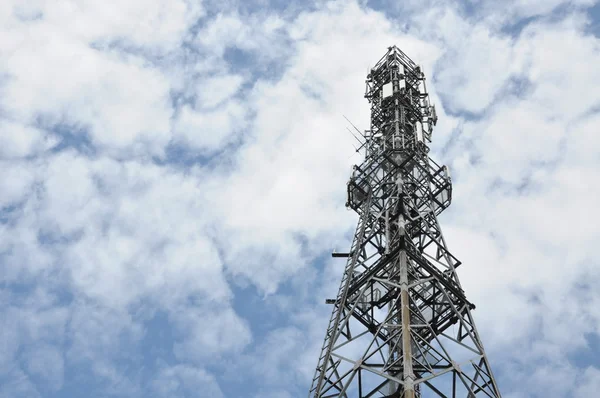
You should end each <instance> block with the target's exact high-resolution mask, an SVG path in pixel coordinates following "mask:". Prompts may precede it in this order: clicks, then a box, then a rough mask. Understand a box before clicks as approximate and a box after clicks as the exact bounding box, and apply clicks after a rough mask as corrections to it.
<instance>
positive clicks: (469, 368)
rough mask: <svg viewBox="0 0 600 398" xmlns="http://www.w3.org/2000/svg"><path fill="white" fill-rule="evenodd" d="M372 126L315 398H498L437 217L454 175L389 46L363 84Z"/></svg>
mask: <svg viewBox="0 0 600 398" xmlns="http://www.w3.org/2000/svg"><path fill="white" fill-rule="evenodd" d="M365 97H366V98H367V99H368V101H369V102H370V104H371V129H370V130H367V131H365V132H364V134H363V139H364V142H363V146H362V148H363V149H364V151H365V159H364V161H363V163H362V164H361V165H360V166H354V171H353V173H352V176H351V178H350V181H349V182H348V202H347V206H348V207H350V208H352V209H353V210H355V211H356V212H357V213H358V215H359V221H358V226H357V228H356V233H355V235H354V240H353V243H352V247H351V249H350V252H349V253H334V254H333V256H334V257H347V258H348V260H347V264H346V268H345V270H344V274H343V276H342V281H341V284H340V288H339V291H338V295H337V298H335V299H330V300H327V302H328V303H329V304H333V311H332V314H331V319H330V321H329V325H328V327H327V333H326V335H325V341H324V343H323V348H322V350H321V354H320V356H319V362H318V365H317V369H316V372H315V376H314V378H313V381H312V386H311V389H310V393H309V396H311V397H312V396H314V397H361V398H363V397H364V398H367V397H398V398H415V397H423V398H429V397H500V392H499V390H498V387H497V384H496V382H495V380H494V376H493V375H492V371H491V369H490V366H489V363H488V360H487V357H486V355H485V352H484V349H483V345H482V344H481V341H480V339H479V335H478V333H477V329H476V328H475V323H474V322H473V317H472V316H471V310H473V309H474V308H475V306H474V305H473V304H471V303H470V302H469V301H468V300H467V298H466V296H465V292H464V291H463V289H462V288H461V285H460V283H459V281H458V277H457V275H456V268H457V267H458V266H459V265H460V261H458V260H457V259H456V257H454V256H453V255H452V254H451V253H450V252H449V251H448V248H447V246H446V243H445V241H444V237H443V235H442V231H441V229H440V226H439V224H438V220H437V216H438V215H439V214H440V213H441V212H442V211H443V210H444V209H446V208H447V207H448V206H449V205H450V201H451V197H452V182H451V180H450V174H449V172H448V169H447V167H446V166H439V165H438V164H436V163H435V162H434V161H433V160H432V159H431V158H430V157H429V155H428V152H429V148H428V146H427V145H428V143H429V142H431V134H432V131H433V126H434V125H435V124H436V122H437V116H436V113H435V107H434V106H432V105H430V102H429V96H428V94H427V91H426V88H425V77H424V74H423V72H422V71H421V68H420V67H419V66H417V65H416V64H415V63H414V62H413V61H412V60H411V59H410V58H408V56H406V55H405V54H404V53H403V52H402V51H400V50H399V49H398V48H397V47H390V48H389V49H388V52H387V53H386V54H385V56H384V57H383V58H382V59H381V60H380V61H379V62H378V63H377V64H376V65H375V67H374V68H373V69H371V71H370V73H369V74H368V76H367V89H366V94H365Z"/></svg>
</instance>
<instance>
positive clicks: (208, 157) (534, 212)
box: [0, 0, 600, 398]
mask: <svg viewBox="0 0 600 398" xmlns="http://www.w3.org/2000/svg"><path fill="white" fill-rule="evenodd" d="M595 3H596V2H595V1H593V0H571V1H564V0H510V1H503V2H498V1H495V0H469V1H467V2H458V1H436V0H430V1H423V0H419V1H417V0H414V1H412V0H411V1H403V2H398V1H387V0H379V1H336V2H329V1H314V2H307V3H295V2H294V3H288V2H287V1H280V0H273V1H269V0H254V1H242V0H240V1H235V0H231V1H225V2H224V1H212V0H206V1H204V2H202V1H200V0H154V1H141V0H127V1H125V0H122V1H119V2H102V1H92V0H71V1H67V0H59V1H49V0H48V1H45V0H28V1H19V0H4V1H1V2H0V299H1V301H0V397H3V398H4V397H6V398H18V397H27V398H29V397H32V398H35V397H61V398H62V397H81V396H89V397H217V398H219V397H261V398H270V397H273V398H286V397H297V396H305V395H306V393H307V390H308V387H309V382H310V378H311V376H312V373H313V369H314V367H315V365H316V359H317V356H318V350H319V348H320V346H321V344H322V339H323V336H324V332H325V326H326V322H327V319H328V317H329V311H330V310H331V308H330V307H329V306H326V305H325V304H324V299H325V298H328V297H331V296H332V295H333V294H334V293H335V291H336V289H337V284H338V281H339V279H340V277H341V269H342V267H343V265H344V264H343V261H342V260H339V259H338V260H332V259H331V258H330V255H329V253H330V252H331V250H333V249H337V250H345V249H347V247H348V245H349V241H350V239H351V237H352V234H353V228H354V226H355V223H356V217H355V215H354V213H352V212H350V211H348V210H346V209H345V207H344V203H345V183H346V181H347V178H348V176H349V173H350V167H351V165H352V164H354V163H357V162H359V161H360V159H359V158H357V156H356V155H355V154H354V149H353V146H352V144H353V140H354V139H353V138H352V137H351V135H350V134H349V133H348V132H347V131H346V129H345V128H346V127H347V126H348V123H347V122H346V121H345V119H344V118H343V115H346V116H347V117H349V118H350V119H351V120H352V121H353V122H354V124H356V125H357V126H359V128H362V129H364V128H368V126H369V125H368V123H369V122H368V120H369V107H368V104H367V102H366V100H365V99H364V98H363V94H364V79H365V77H366V74H367V70H368V69H369V67H370V66H372V65H374V63H375V62H376V61H377V60H378V59H379V58H380V57H381V56H382V55H383V54H384V53H385V51H386V49H387V47H388V46H390V45H393V44H396V45H398V46H399V47H400V48H401V49H402V50H403V51H404V52H406V53H407V54H408V55H409V56H410V57H411V58H412V59H413V60H415V61H416V62H417V63H420V64H421V65H423V68H424V70H425V73H426V76H427V77H428V89H429V90H430V94H431V96H432V99H433V100H434V102H435V103H436V105H437V107H436V108H437V110H438V113H439V119H440V120H439V123H438V126H437V128H436V129H435V131H434V136H433V139H434V144H433V145H432V155H433V157H434V158H435V159H436V160H439V162H443V163H445V164H447V165H449V166H450V169H451V171H452V176H453V181H454V202H453V204H452V206H451V207H450V209H448V210H447V211H446V212H445V213H444V214H443V215H442V217H441V224H442V228H443V231H444V234H445V237H446V239H447V241H448V243H449V245H450V248H451V250H452V251H453V252H454V253H455V254H456V256H457V257H458V258H460V259H461V260H462V261H463V262H464V265H463V266H461V268H460V269H459V275H460V277H461V281H462V283H463V286H464V288H465V290H466V292H467V295H468V297H469V298H470V299H471V300H472V301H474V302H475V303H476V304H477V309H476V311H475V317H476V322H477V324H478V327H479V329H480V333H481V335H482V339H483V342H484V345H485V347H486V349H487V351H488V355H489V357H490V360H491V363H492V366H493V369H494V371H495V373H496V376H497V379H498V382H499V385H500V388H501V390H502V392H503V394H504V396H505V397H510V398H521V397H549V398H552V397H592V396H596V394H597V392H598V391H600V360H598V356H599V354H600V335H599V334H598V333H599V332H600V290H599V289H598V286H599V283H600V264H599V263H598V260H597V255H596V251H595V250H596V249H597V246H598V240H599V239H600V222H599V221H600V216H598V209H597V206H598V203H600V188H599V184H598V181H599V177H598V175H599V174H598V173H599V171H600V136H599V134H598V130H599V128H598V126H600V90H598V86H599V85H600V41H599V39H598V37H600V5H598V4H595ZM113 4H114V5H113ZM399 4H401V5H399Z"/></svg>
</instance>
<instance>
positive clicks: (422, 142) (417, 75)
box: [365, 46, 437, 153]
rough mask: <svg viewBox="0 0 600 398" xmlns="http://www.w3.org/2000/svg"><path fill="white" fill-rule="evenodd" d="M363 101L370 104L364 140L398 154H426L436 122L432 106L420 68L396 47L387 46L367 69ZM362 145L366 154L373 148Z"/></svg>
mask: <svg viewBox="0 0 600 398" xmlns="http://www.w3.org/2000/svg"><path fill="white" fill-rule="evenodd" d="M365 98H367V100H368V101H369V102H370V103H371V130H368V131H367V134H366V136H365V139H366V140H367V141H369V140H374V141H380V142H379V143H376V142H373V144H377V145H376V146H377V147H380V146H381V144H384V146H385V149H390V148H392V149H394V150H399V151H401V152H406V151H415V150H421V151H423V152H425V153H426V152H428V148H427V144H428V143H429V142H431V136H432V133H433V127H434V126H435V125H436V123H437V115H436V111H435V106H434V105H431V103H430V100H429V95H428V93H427V88H426V85H425V74H424V73H423V71H422V68H421V67H420V66H419V65H417V64H416V63H415V62H413V60H412V59H410V58H409V57H408V56H407V55H406V54H405V53H404V52H402V51H401V50H400V49H399V48H398V47H396V46H393V47H389V48H388V51H387V53H386V54H385V55H384V56H383V57H382V58H381V59H380V60H379V61H378V62H377V64H376V65H375V66H374V67H373V68H372V69H371V70H370V72H369V74H368V75H367V80H366V92H365ZM382 140H383V141H385V142H383V141H382ZM366 146H367V151H368V152H371V153H372V150H373V149H375V148H369V147H370V145H369V143H367V144H366ZM369 149H371V151H369ZM380 149H383V148H380Z"/></svg>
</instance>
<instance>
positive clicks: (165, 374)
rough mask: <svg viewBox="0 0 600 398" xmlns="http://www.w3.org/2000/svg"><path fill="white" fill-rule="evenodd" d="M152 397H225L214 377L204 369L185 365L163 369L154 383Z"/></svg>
mask: <svg viewBox="0 0 600 398" xmlns="http://www.w3.org/2000/svg"><path fill="white" fill-rule="evenodd" d="M152 385H153V389H152V390H153V392H152V394H151V396H157V397H196V396H198V394H199V393H200V394H201V396H204V397H215V398H220V397H223V393H222V391H221V389H220V388H219V384H218V383H217V381H216V379H215V377H214V376H212V375H211V374H209V373H207V372H206V371H205V370H203V369H198V368H194V367H191V366H185V365H176V366H172V367H165V368H163V369H161V371H160V373H159V374H158V377H157V379H156V380H154V381H153V382H152Z"/></svg>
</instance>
